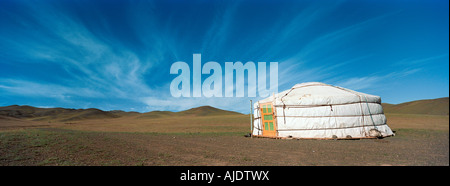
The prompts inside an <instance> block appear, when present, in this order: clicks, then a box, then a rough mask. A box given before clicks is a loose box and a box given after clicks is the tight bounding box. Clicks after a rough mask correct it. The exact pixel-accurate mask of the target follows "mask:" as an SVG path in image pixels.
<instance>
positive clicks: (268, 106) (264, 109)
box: [259, 103, 277, 136]
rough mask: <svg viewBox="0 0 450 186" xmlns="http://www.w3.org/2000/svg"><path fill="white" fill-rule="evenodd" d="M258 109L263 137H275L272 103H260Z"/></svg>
mask: <svg viewBox="0 0 450 186" xmlns="http://www.w3.org/2000/svg"><path fill="white" fill-rule="evenodd" d="M259 108H260V109H261V121H262V124H263V136H277V125H276V120H275V117H274V115H275V114H274V109H273V105H272V103H261V104H259Z"/></svg>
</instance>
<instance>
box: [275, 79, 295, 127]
mask: <svg viewBox="0 0 450 186" xmlns="http://www.w3.org/2000/svg"><path fill="white" fill-rule="evenodd" d="M292 90H294V88H291V90H289V92H287V93H286V94H284V96H282V97H281V98H280V100H281V103H283V120H284V124H286V113H285V112H284V109H285V108H286V104H284V101H283V98H284V97H286V96H287V95H288V94H289V93H290V92H291V91H292ZM273 99H274V100H275V97H274V98H273Z"/></svg>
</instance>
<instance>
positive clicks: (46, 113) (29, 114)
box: [0, 97, 449, 122]
mask: <svg viewBox="0 0 450 186" xmlns="http://www.w3.org/2000/svg"><path fill="white" fill-rule="evenodd" d="M382 105H383V109H384V112H385V113H388V114H389V113H398V114H429V115H449V98H448V97H445V98H438V99H429V100H417V101H411V102H406V103H401V104H389V103H382ZM234 114H241V113H238V112H233V111H227V110H222V109H218V108H214V107H211V106H201V107H196V108H191V109H188V110H184V111H180V112H171V111H152V112H146V113H138V112H125V111H121V110H113V111H103V110H99V109H96V108H89V109H68V108H37V107H32V106H27V105H23V106H19V105H11V106H5V107H0V116H2V117H1V118H3V119H5V117H10V118H18V119H28V120H33V121H59V122H69V121H78V120H86V119H109V118H119V117H124V116H136V117H137V118H142V119H145V118H147V119H150V118H161V117H175V116H214V115H234Z"/></svg>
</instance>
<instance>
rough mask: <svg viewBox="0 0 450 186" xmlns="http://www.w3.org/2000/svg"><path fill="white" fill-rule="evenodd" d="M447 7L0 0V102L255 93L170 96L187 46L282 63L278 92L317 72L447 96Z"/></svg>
mask: <svg viewBox="0 0 450 186" xmlns="http://www.w3.org/2000/svg"><path fill="white" fill-rule="evenodd" d="M448 9H449V5H448V1H445V0H416V1H409V0H408V1H406V0H405V1H403V0H402V1H400V0H396V1H388V0H381V1H375V0H350V1H335V0H333V1H331V0H323V1H322V0H321V1H287V0H286V1H256V0H250V1H215V0H212V1H208V0H203V1H186V2H185V1H173V0H171V1H125V0H114V1H111V0H95V1H92V0H85V1H82V0H79V1H76V0H39V1H31V0H0V106H6V105H12V104H19V105H32V106H38V107H68V108H92V107H94V108H99V109H102V110H117V109H120V110H125V111H139V112H148V111H152V110H171V111H179V110H184V109H188V108H192V107H197V106H202V105H211V106H214V107H218V108H222V109H227V110H234V111H239V112H243V113H248V110H249V107H250V105H249V99H253V100H258V99H261V98H248V97H243V98H205V97H200V98H184V97H181V98H174V97H172V96H171V94H170V88H169V85H170V82H171V81H172V80H173V79H174V78H175V77H176V75H173V74H170V73H169V70H170V66H171V65H172V63H174V62H176V61H185V62H187V63H188V64H191V65H192V55H193V54H194V53H201V54H202V63H203V64H204V63H206V62H208V61H216V62H218V63H220V64H222V65H223V64H224V63H225V62H236V61H242V62H244V63H245V62H247V61H253V62H272V61H276V62H279V67H278V68H279V87H278V90H279V91H282V90H285V89H289V88H290V87H292V86H293V85H295V84H297V83H302V82H311V81H318V82H324V83H328V84H333V85H338V86H342V87H346V88H350V89H353V90H356V91H360V92H364V93H368V94H374V95H378V96H381V98H382V101H383V102H387V103H401V102H407V101H412V100H418V99H432V98H439V97H447V96H449V38H448V37H449V23H448V22H449V20H448V19H449V11H448ZM222 67H223V66H222ZM191 68H192V66H191ZM206 77H207V75H203V77H202V78H203V79H204V78H206Z"/></svg>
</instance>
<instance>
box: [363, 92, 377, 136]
mask: <svg viewBox="0 0 450 186" xmlns="http://www.w3.org/2000/svg"><path fill="white" fill-rule="evenodd" d="M364 99H365V100H366V105H367V110H368V111H369V116H370V119H371V120H372V124H373V127H375V129H376V130H378V128H377V126H376V125H375V121H373V117H372V113H370V108H369V103H368V101H367V98H366V96H364Z"/></svg>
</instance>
